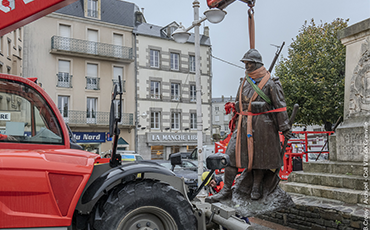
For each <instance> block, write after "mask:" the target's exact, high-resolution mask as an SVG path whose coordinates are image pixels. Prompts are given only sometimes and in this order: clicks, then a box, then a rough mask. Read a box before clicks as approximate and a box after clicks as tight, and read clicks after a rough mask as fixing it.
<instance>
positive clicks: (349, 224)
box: [258, 196, 365, 230]
mask: <svg viewBox="0 0 370 230" xmlns="http://www.w3.org/2000/svg"><path fill="white" fill-rule="evenodd" d="M292 198H293V200H294V202H295V204H296V205H295V206H294V207H291V208H286V209H282V210H280V211H278V212H273V213H269V214H265V215H261V216H258V218H260V219H264V220H267V221H271V222H275V223H278V224H281V225H285V226H288V227H291V228H294V229H299V230H331V229H346V230H354V229H364V227H365V226H364V208H363V207H361V206H359V205H348V204H347V205H345V204H343V203H341V202H333V201H329V200H327V199H318V198H313V197H305V196H302V197H295V196H292Z"/></svg>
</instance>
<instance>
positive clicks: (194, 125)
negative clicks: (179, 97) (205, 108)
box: [190, 113, 197, 129]
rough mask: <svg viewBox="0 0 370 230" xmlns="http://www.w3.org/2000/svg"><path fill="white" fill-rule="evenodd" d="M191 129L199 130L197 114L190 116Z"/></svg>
mask: <svg viewBox="0 0 370 230" xmlns="http://www.w3.org/2000/svg"><path fill="white" fill-rule="evenodd" d="M190 129H197V114H196V113H191V114H190Z"/></svg>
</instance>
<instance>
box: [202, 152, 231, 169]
mask: <svg viewBox="0 0 370 230" xmlns="http://www.w3.org/2000/svg"><path fill="white" fill-rule="evenodd" d="M206 163H207V168H208V169H210V170H216V169H222V168H225V167H227V166H228V165H229V164H230V158H229V156H228V155H226V154H214V155H210V156H209V157H207V159H206Z"/></svg>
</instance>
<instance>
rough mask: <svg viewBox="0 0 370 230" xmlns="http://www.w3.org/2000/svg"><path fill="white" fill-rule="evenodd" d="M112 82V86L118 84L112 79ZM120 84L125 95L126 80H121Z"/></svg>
mask: <svg viewBox="0 0 370 230" xmlns="http://www.w3.org/2000/svg"><path fill="white" fill-rule="evenodd" d="M112 81H113V85H114V84H118V80H115V79H113V80H112ZM121 82H122V91H123V92H124V93H125V92H126V80H122V81H121Z"/></svg>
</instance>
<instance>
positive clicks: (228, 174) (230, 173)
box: [205, 166, 238, 203]
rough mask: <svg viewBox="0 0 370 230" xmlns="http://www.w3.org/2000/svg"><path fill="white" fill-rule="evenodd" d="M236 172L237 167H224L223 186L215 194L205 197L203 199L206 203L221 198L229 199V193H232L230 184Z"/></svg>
mask: <svg viewBox="0 0 370 230" xmlns="http://www.w3.org/2000/svg"><path fill="white" fill-rule="evenodd" d="M237 173H238V168H235V167H231V166H229V167H226V168H225V176H224V179H225V181H224V187H223V188H222V189H221V191H220V192H219V193H217V194H216V195H213V196H209V197H207V198H206V200H205V201H206V202H208V203H216V202H220V201H222V200H227V199H231V195H232V190H231V186H232V185H233V182H234V179H235V176H236V174H237Z"/></svg>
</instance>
